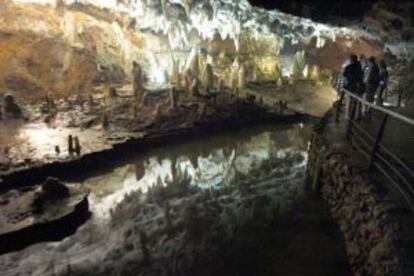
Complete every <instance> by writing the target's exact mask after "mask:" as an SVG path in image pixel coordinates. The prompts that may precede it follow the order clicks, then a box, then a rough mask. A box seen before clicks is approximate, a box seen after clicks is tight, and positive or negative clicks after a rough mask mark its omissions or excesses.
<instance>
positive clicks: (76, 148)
mask: <svg viewBox="0 0 414 276" xmlns="http://www.w3.org/2000/svg"><path fill="white" fill-rule="evenodd" d="M73 141H74V143H75V153H76V156H80V155H81V150H82V147H81V145H80V142H79V137H78V136H75V137H74V138H73Z"/></svg>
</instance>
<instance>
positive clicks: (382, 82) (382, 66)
mask: <svg viewBox="0 0 414 276" xmlns="http://www.w3.org/2000/svg"><path fill="white" fill-rule="evenodd" d="M388 79H389V74H388V70H387V64H386V63H385V61H384V60H381V61H380V62H379V89H378V95H377V101H376V104H377V105H379V106H382V105H383V103H384V91H385V90H386V89H387V88H388Z"/></svg>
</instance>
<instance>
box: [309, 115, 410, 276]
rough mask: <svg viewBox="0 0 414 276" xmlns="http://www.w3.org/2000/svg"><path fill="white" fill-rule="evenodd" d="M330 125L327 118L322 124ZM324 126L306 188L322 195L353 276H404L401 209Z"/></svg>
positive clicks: (311, 156)
mask: <svg viewBox="0 0 414 276" xmlns="http://www.w3.org/2000/svg"><path fill="white" fill-rule="evenodd" d="M326 119H327V120H330V119H332V118H331V114H328V115H327V117H326V118H325V120H326ZM327 127H337V125H335V124H334V125H333V126H332V125H331V126H327V125H326V121H325V122H323V123H321V126H319V127H318V128H317V130H316V132H315V133H314V137H313V139H312V143H311V147H310V150H309V163H308V168H307V177H308V181H309V184H310V185H312V187H313V188H314V189H317V190H319V191H320V193H321V194H322V196H323V198H324V199H325V201H326V202H327V203H328V205H329V207H330V210H331V215H332V217H333V218H334V219H335V220H336V222H337V224H338V225H339V227H340V229H341V232H342V234H343V236H344V238H345V242H346V249H347V255H348V259H349V262H350V264H351V267H352V270H353V272H354V274H355V275H393V276H395V275H405V274H403V273H404V271H403V270H402V259H401V245H400V244H399V241H400V239H401V231H400V229H401V223H402V222H401V221H400V217H401V216H400V214H401V211H402V207H401V205H399V204H398V202H397V201H393V200H387V199H386V198H385V196H384V194H383V193H382V192H381V191H380V190H379V188H378V186H377V185H376V184H375V183H373V182H372V181H371V180H370V179H369V178H368V174H367V172H366V170H364V169H362V168H361V166H360V165H356V164H355V160H353V159H352V158H351V156H352V155H353V154H350V153H349V149H348V150H346V149H344V148H343V147H339V146H338V145H336V144H335V142H337V141H332V140H330V139H329V138H327V135H325V134H326V128H327ZM324 133H325V134H324Z"/></svg>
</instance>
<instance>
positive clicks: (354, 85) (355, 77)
mask: <svg viewBox="0 0 414 276" xmlns="http://www.w3.org/2000/svg"><path fill="white" fill-rule="evenodd" d="M363 75H364V73H363V72H362V69H361V64H360V63H359V62H355V63H351V64H349V65H348V66H346V67H345V70H344V78H345V84H344V88H345V89H346V90H349V91H350V92H352V93H355V94H361V93H362V90H363Z"/></svg>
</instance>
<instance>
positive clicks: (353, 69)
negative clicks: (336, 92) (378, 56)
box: [343, 55, 363, 119]
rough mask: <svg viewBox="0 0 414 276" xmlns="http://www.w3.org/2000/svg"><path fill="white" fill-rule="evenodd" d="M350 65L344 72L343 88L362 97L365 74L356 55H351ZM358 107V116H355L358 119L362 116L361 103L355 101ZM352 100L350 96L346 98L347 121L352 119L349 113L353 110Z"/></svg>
mask: <svg viewBox="0 0 414 276" xmlns="http://www.w3.org/2000/svg"><path fill="white" fill-rule="evenodd" d="M349 61H350V62H349V64H348V65H347V66H346V67H345V69H344V72H343V79H344V84H343V88H345V89H346V90H348V91H349V92H351V93H352V94H354V95H358V96H360V95H361V92H362V87H363V72H362V68H361V64H360V63H359V61H358V58H357V56H356V55H351V56H350V59H349ZM353 102H354V103H355V104H356V105H357V106H356V114H355V116H356V117H357V118H358V117H359V116H360V104H359V102H356V101H353ZM351 106H353V105H351V99H350V96H348V95H347V96H346V113H345V117H346V118H347V119H349V118H350V116H349V112H350V110H351Z"/></svg>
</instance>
